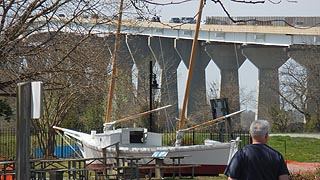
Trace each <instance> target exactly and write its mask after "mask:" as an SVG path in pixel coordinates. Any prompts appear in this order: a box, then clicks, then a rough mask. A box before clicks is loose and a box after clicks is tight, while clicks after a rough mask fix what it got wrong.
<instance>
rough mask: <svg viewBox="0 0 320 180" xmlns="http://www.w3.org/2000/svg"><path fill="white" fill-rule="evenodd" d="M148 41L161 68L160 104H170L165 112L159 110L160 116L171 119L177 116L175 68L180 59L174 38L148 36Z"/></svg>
mask: <svg viewBox="0 0 320 180" xmlns="http://www.w3.org/2000/svg"><path fill="white" fill-rule="evenodd" d="M149 42H150V47H151V48H152V50H153V52H154V54H155V56H156V59H157V61H158V63H159V65H160V67H161V69H162V74H161V79H162V83H161V89H160V91H161V105H168V104H171V105H172V107H170V108H169V109H167V110H166V114H165V112H164V111H161V112H160V114H161V115H160V116H161V117H167V118H168V119H169V120H173V119H175V118H177V117H179V108H178V81H177V69H178V66H179V63H180V61H181V60H180V58H179V56H178V55H177V53H176V51H175V49H174V39H171V38H160V37H150V40H149ZM159 123H160V122H159ZM162 123H167V122H162ZM169 125H170V124H169ZM163 127H168V126H163Z"/></svg>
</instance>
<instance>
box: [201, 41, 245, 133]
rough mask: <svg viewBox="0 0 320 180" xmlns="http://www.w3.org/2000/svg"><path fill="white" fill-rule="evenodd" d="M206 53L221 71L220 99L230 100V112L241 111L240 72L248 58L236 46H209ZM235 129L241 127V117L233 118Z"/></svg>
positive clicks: (220, 44)
mask: <svg viewBox="0 0 320 180" xmlns="http://www.w3.org/2000/svg"><path fill="white" fill-rule="evenodd" d="M206 51H207V53H208V54H209V56H210V58H212V60H213V61H214V62H215V63H216V65H217V66H218V67H219V69H220V74H221V80H220V88H219V89H220V98H228V104H229V110H230V113H231V112H235V111H238V110H240V93H239V73H238V70H239V68H240V66H241V65H242V64H243V62H244V61H245V60H246V58H245V57H244V56H243V55H242V54H241V51H240V50H239V48H238V47H235V45H234V44H226V43H224V44H222V43H219V44H218V43H217V44H208V45H207V46H206ZM232 126H233V127H240V115H237V116H235V117H233V120H232Z"/></svg>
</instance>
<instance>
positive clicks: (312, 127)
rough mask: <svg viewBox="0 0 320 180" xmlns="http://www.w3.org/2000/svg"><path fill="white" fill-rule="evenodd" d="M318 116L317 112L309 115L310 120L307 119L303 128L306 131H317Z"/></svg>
mask: <svg viewBox="0 0 320 180" xmlns="http://www.w3.org/2000/svg"><path fill="white" fill-rule="evenodd" d="M318 120H319V116H318V114H314V115H312V116H311V117H310V120H309V121H307V123H306V125H305V127H304V129H305V131H306V132H314V131H317V130H319V129H320V128H319V127H318V126H319V122H318Z"/></svg>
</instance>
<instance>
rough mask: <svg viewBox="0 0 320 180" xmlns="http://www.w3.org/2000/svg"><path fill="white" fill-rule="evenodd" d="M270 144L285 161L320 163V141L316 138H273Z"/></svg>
mask: <svg viewBox="0 0 320 180" xmlns="http://www.w3.org/2000/svg"><path fill="white" fill-rule="evenodd" d="M268 144H269V145H270V146H271V147H272V148H274V149H276V150H278V151H279V152H280V153H281V154H282V155H283V156H284V157H285V159H288V160H293V161H299V162H319V161H320V148H319V147H320V141H319V139H315V138H300V137H297V138H293V137H289V136H271V137H270V139H269V142H268Z"/></svg>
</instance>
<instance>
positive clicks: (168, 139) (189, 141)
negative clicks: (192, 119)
mask: <svg viewBox="0 0 320 180" xmlns="http://www.w3.org/2000/svg"><path fill="white" fill-rule="evenodd" d="M160 132H161V133H162V134H163V135H162V144H163V145H164V146H170V145H174V143H175V139H176V132H175V131H165V130H160ZM237 137H240V139H241V142H240V144H239V146H240V147H243V146H244V145H246V144H249V143H250V139H249V135H248V132H247V131H234V132H232V133H223V134H222V133H217V132H213V131H212V130H211V129H200V130H195V131H189V132H186V133H185V134H184V138H183V142H182V145H194V144H203V142H204V140H206V139H210V140H215V141H221V142H228V141H230V140H232V139H236V138H237ZM30 138H31V143H30V144H31V147H30V148H31V154H30V157H31V158H42V157H43V149H41V148H40V146H39V143H38V141H37V137H36V135H31V137H30ZM68 141H69V142H68V143H66V142H65V141H64V140H63V137H61V136H59V135H58V134H57V135H56V137H55V148H54V151H55V152H54V154H55V156H57V157H59V158H70V157H76V156H77V155H76V153H75V152H74V150H77V146H76V144H75V141H70V140H68ZM70 145H71V147H70ZM15 156H16V130H15V128H0V160H1V159H6V160H9V159H15Z"/></svg>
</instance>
